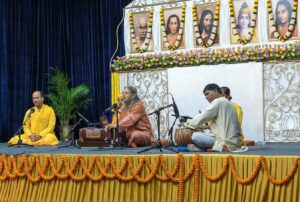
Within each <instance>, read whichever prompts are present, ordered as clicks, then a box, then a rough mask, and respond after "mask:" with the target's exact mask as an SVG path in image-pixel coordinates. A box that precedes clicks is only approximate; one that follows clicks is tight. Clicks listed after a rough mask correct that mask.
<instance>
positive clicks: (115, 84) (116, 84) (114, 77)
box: [111, 72, 121, 104]
mask: <svg viewBox="0 0 300 202" xmlns="http://www.w3.org/2000/svg"><path fill="white" fill-rule="evenodd" d="M120 93H121V89H120V75H119V74H118V73H114V72H113V73H112V74H111V103H112V104H113V103H117V96H118V95H119V94H120Z"/></svg>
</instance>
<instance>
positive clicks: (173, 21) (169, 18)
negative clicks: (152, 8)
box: [161, 7, 185, 50]
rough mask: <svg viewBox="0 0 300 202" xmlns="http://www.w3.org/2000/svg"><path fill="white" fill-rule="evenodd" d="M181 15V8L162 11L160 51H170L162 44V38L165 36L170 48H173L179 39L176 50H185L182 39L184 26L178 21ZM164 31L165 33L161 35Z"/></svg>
mask: <svg viewBox="0 0 300 202" xmlns="http://www.w3.org/2000/svg"><path fill="white" fill-rule="evenodd" d="M181 15H182V8H181V7H180V8H169V9H164V22H165V29H164V30H162V29H161V36H162V37H161V49H162V50H170V49H169V48H168V47H166V43H165V42H164V36H166V40H167V42H168V44H169V45H170V46H171V47H172V46H175V43H176V40H178V38H180V35H181V38H180V42H179V46H178V48H185V39H184V36H185V34H184V24H181V22H180V19H181ZM164 31H165V33H163V32H164Z"/></svg>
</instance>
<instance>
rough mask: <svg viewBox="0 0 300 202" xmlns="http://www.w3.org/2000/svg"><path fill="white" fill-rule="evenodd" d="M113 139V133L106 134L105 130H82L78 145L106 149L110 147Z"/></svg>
mask: <svg viewBox="0 0 300 202" xmlns="http://www.w3.org/2000/svg"><path fill="white" fill-rule="evenodd" d="M111 139H112V136H111V132H106V131H105V130H104V128H94V127H87V128H81V129H80V130H79V139H78V140H77V145H78V146H80V147H105V146H109V145H110V142H111Z"/></svg>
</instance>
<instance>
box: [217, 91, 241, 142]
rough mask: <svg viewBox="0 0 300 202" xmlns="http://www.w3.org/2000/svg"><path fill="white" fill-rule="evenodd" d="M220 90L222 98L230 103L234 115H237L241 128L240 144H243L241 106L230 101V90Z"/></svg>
mask: <svg viewBox="0 0 300 202" xmlns="http://www.w3.org/2000/svg"><path fill="white" fill-rule="evenodd" d="M221 90H222V96H223V97H225V98H227V100H229V101H230V102H231V104H232V105H233V107H234V109H235V111H236V113H237V116H238V120H239V123H240V126H241V138H242V144H244V139H245V137H244V134H243V131H242V122H243V109H242V107H241V106H239V105H238V104H236V103H234V102H232V101H231V99H232V97H231V95H230V89H229V88H228V87H225V86H223V87H221Z"/></svg>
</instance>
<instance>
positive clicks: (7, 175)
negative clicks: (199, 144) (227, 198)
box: [0, 154, 300, 201]
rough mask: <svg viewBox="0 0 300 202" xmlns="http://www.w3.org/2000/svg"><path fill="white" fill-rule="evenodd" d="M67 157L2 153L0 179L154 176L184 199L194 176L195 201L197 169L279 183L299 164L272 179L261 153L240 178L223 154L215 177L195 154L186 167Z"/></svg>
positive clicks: (180, 162)
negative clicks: (186, 185) (261, 175)
mask: <svg viewBox="0 0 300 202" xmlns="http://www.w3.org/2000/svg"><path fill="white" fill-rule="evenodd" d="M69 159H70V158H68V157H67V156H62V157H61V158H60V161H59V162H58V164H57V165H55V163H54V159H53V157H52V156H51V155H46V156H45V158H44V162H43V164H41V160H40V157H39V156H38V155H32V156H31V158H28V156H25V155H24V156H21V157H16V156H9V157H7V156H5V155H2V156H1V158H0V181H6V180H13V179H17V178H24V177H26V178H27V179H28V180H29V181H30V182H32V183H38V182H40V181H42V180H46V181H50V180H55V179H56V178H57V179H60V180H66V179H68V178H70V180H74V181H83V180H87V179H89V180H92V181H94V182H99V181H101V180H105V179H116V180H119V181H122V182H132V181H136V182H138V183H142V184H146V183H150V182H151V181H152V180H154V179H157V180H159V181H162V182H173V183H175V184H178V201H183V200H184V197H183V194H184V192H183V191H184V183H185V182H186V181H187V180H189V179H190V178H191V177H192V176H194V201H198V200H199V189H200V187H199V185H200V172H202V173H203V175H204V176H205V177H206V178H207V179H208V180H209V181H211V182H217V181H219V180H221V179H222V178H223V177H224V175H225V174H226V172H227V171H228V169H230V171H231V173H232V175H233V176H234V179H235V180H236V181H237V182H238V183H239V184H242V185H245V184H249V183H251V182H252V181H253V180H254V179H255V178H256V177H257V175H258V173H259V171H260V169H261V168H262V169H263V171H264V173H265V174H266V176H267V178H268V179H269V181H270V182H271V183H273V184H275V185H279V186H280V185H284V184H287V183H288V182H290V181H291V180H292V178H293V177H294V175H295V173H296V172H297V170H298V168H299V167H300V158H297V159H296V160H295V161H294V163H293V165H292V167H291V169H290V170H289V172H288V174H287V176H285V177H283V179H275V178H274V177H273V176H272V175H271V173H270V170H269V168H268V165H267V163H266V159H265V158H264V157H262V156H261V157H259V158H258V161H257V163H256V165H255V167H254V169H253V171H252V173H251V174H250V175H249V176H247V177H245V178H242V177H240V176H239V175H238V172H237V169H236V168H235V163H234V157H233V156H227V157H224V163H223V166H222V169H221V170H220V172H218V174H217V175H215V176H212V175H210V174H209V173H208V170H207V168H206V164H205V161H204V159H203V157H202V156H201V155H195V156H194V157H193V160H192V162H190V166H189V168H185V163H184V155H183V154H178V155H177V156H176V159H175V161H174V166H173V168H172V170H169V169H168V166H167V165H166V161H165V159H164V156H163V155H159V156H157V157H155V161H154V162H153V163H151V161H150V158H149V157H148V156H141V157H140V158H139V163H138V166H137V167H135V166H134V164H133V161H132V157H130V156H126V157H124V159H123V160H122V162H121V165H120V166H117V164H116V162H115V158H114V157H112V156H108V157H107V158H106V161H105V165H104V166H103V165H102V163H101V161H100V158H99V156H93V157H92V159H91V161H90V163H89V165H87V164H86V161H85V159H84V158H83V156H75V157H74V162H73V163H72V165H71V164H70V161H69ZM17 160H19V161H17ZM70 165H71V166H70ZM144 167H145V168H147V169H148V173H149V174H148V175H147V176H145V177H140V175H141V174H142V171H143V168H144ZM78 169H79V170H80V169H81V170H82V171H83V172H81V173H82V174H81V175H78V174H76V173H78ZM96 169H98V170H99V171H100V174H99V175H98V176H95V175H93V174H92V173H93V171H95V170H96ZM126 169H128V171H129V175H127V176H124V174H123V173H124V172H125V170H126ZM63 170H65V172H63ZM47 171H48V173H47ZM49 171H50V172H49ZM161 171H162V172H163V173H164V174H162V175H159V174H158V173H159V172H161ZM46 173H47V174H46Z"/></svg>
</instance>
